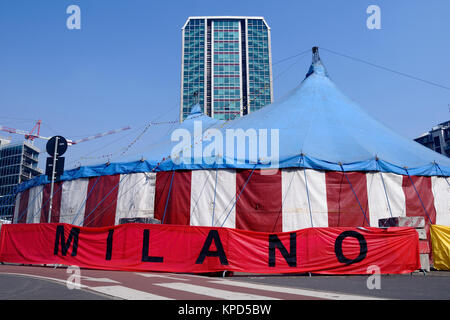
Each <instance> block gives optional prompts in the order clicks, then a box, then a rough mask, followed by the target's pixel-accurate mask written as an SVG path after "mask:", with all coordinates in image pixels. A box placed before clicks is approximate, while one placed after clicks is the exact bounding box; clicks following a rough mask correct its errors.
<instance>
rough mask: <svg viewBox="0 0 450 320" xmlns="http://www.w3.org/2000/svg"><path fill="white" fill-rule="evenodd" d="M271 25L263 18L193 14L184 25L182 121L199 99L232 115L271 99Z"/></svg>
mask: <svg viewBox="0 0 450 320" xmlns="http://www.w3.org/2000/svg"><path fill="white" fill-rule="evenodd" d="M272 99H273V85H272V56H271V48H270V28H269V26H268V25H267V23H266V21H265V20H264V18H262V17H217V16H211V17H189V18H188V19H187V21H186V23H185V24H184V26H183V28H182V61H181V106H180V109H181V110H180V121H183V120H184V119H185V118H186V117H187V116H188V115H189V113H190V110H191V108H192V106H193V105H194V104H196V103H197V102H198V103H199V104H200V106H201V107H202V108H203V112H204V113H205V114H207V115H208V116H210V117H213V118H216V119H220V120H230V119H234V118H236V117H240V116H243V115H246V114H248V113H250V112H253V111H256V110H258V109H260V108H262V107H264V106H265V105H267V104H269V103H271V102H272Z"/></svg>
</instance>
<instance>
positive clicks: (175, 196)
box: [155, 170, 191, 225]
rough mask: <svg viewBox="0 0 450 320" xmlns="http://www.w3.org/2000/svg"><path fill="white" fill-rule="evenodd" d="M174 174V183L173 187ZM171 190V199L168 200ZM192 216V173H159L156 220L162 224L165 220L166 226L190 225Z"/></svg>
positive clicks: (156, 189)
mask: <svg viewBox="0 0 450 320" xmlns="http://www.w3.org/2000/svg"><path fill="white" fill-rule="evenodd" d="M172 174H173V181H172V186H171V180H172ZM169 190H170V197H169V199H168V200H167V197H168V196H169ZM166 207H167V208H166ZM164 211H165V212H164ZM190 215H191V171H184V170H181V171H175V172H174V171H165V172H157V173H156V186H155V218H156V219H158V220H160V221H161V222H162V221H163V220H164V224H181V225H190Z"/></svg>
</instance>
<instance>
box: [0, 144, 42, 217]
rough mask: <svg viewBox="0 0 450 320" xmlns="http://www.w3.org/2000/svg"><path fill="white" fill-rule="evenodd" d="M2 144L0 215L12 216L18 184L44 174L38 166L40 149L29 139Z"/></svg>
mask: <svg viewBox="0 0 450 320" xmlns="http://www.w3.org/2000/svg"><path fill="white" fill-rule="evenodd" d="M1 142H2V144H1V145H0V217H1V218H11V217H12V215H13V210H14V192H15V188H16V186H17V185H18V184H20V183H22V182H25V181H27V180H30V179H32V178H34V177H36V176H38V175H41V174H42V170H41V169H40V168H38V158H39V152H40V151H39V149H38V148H37V147H35V146H34V145H32V144H31V143H29V142H27V141H23V142H19V143H8V141H6V140H4V139H2V141H1Z"/></svg>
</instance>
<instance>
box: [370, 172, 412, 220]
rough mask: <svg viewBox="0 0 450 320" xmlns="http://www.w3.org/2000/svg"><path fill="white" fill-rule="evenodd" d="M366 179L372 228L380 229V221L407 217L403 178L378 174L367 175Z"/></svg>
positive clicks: (389, 174)
mask: <svg viewBox="0 0 450 320" xmlns="http://www.w3.org/2000/svg"><path fill="white" fill-rule="evenodd" d="M366 178H367V179H366V180H367V198H368V202H369V220H370V226H371V227H378V220H379V219H384V218H390V217H391V216H392V217H405V216H406V200H405V193H404V192H403V187H402V183H403V176H401V175H398V174H394V173H384V172H383V173H381V172H376V173H366ZM383 182H384V186H383ZM385 188H386V191H385ZM386 194H387V197H386ZM388 199H389V202H388ZM389 208H390V210H389ZM391 212H392V213H391ZM391 214H392V215H391Z"/></svg>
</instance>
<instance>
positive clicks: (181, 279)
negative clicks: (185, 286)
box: [136, 273, 189, 281]
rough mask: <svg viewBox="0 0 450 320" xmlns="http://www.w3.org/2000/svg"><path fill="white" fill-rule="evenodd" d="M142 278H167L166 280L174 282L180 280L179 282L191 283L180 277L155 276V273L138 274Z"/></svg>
mask: <svg viewBox="0 0 450 320" xmlns="http://www.w3.org/2000/svg"><path fill="white" fill-rule="evenodd" d="M136 274H138V275H140V276H143V277H146V278H153V277H154V278H165V279H172V280H178V281H189V279H183V278H178V277H172V276H166V275H164V274H155V273H136Z"/></svg>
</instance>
